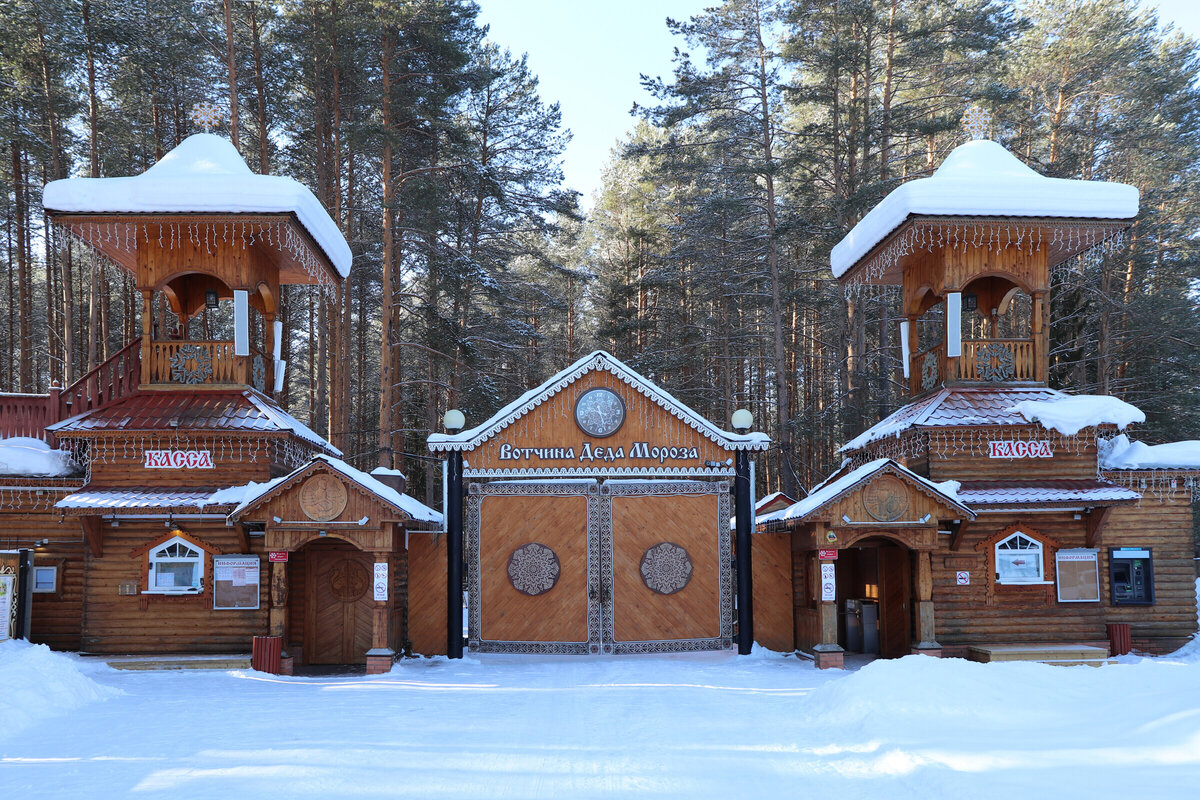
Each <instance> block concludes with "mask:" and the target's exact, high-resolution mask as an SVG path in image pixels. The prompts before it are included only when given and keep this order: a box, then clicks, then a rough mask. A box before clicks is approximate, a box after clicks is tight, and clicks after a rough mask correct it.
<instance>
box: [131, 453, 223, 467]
mask: <svg viewBox="0 0 1200 800" xmlns="http://www.w3.org/2000/svg"><path fill="white" fill-rule="evenodd" d="M145 454H146V460H145V461H144V462H143V464H142V466H143V467H145V468H146V469H212V468H213V460H212V453H211V452H209V451H208V450H147V451H146V452H145Z"/></svg>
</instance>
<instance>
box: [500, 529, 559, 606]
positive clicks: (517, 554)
mask: <svg viewBox="0 0 1200 800" xmlns="http://www.w3.org/2000/svg"><path fill="white" fill-rule="evenodd" d="M560 574H562V567H561V566H560V565H559V563H558V555H557V554H555V552H554V551H553V550H551V549H550V548H549V547H547V546H546V545H544V544H541V543H539V542H530V543H529V544H523V545H521V546H520V547H518V548H517V549H516V550H513V551H512V555H510V556H509V557H508V580H509V582H510V583H511V584H512V586H513V588H514V589H516V590H517V591H518V592H520V593H521V594H526V595H529V596H530V597H537V596H538V595H539V594H545V593H546V592H548V591H550V590H551V589H553V588H554V584H556V583H558V576H559V575H560Z"/></svg>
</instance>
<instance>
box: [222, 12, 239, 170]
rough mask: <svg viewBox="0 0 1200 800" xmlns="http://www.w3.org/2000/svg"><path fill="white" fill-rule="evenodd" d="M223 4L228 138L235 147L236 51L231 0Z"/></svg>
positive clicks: (236, 139)
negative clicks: (227, 72) (227, 84)
mask: <svg viewBox="0 0 1200 800" xmlns="http://www.w3.org/2000/svg"><path fill="white" fill-rule="evenodd" d="M224 5H225V63H226V64H227V66H228V70H229V140H230V141H231V142H233V146H234V148H235V149H238V150H240V149H241V147H240V144H239V142H238V94H237V52H236V48H235V47H234V43H233V0H224Z"/></svg>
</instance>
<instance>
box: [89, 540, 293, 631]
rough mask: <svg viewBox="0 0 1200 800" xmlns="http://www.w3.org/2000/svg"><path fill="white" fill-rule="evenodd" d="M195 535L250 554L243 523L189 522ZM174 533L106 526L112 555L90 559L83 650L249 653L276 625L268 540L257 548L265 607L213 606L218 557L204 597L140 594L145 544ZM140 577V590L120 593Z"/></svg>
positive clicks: (254, 544) (107, 551)
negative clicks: (241, 533)
mask: <svg viewBox="0 0 1200 800" xmlns="http://www.w3.org/2000/svg"><path fill="white" fill-rule="evenodd" d="M181 528H182V530H183V531H184V535H185V537H186V536H188V535H190V536H193V537H197V538H199V539H202V540H203V541H204V542H205V543H207V544H209V545H211V546H214V547H216V548H218V550H219V551H220V553H221V554H236V553H243V552H245V550H244V548H243V545H242V541H241V538H240V536H239V534H238V533H237V529H235V528H229V527H226V526H225V523H224V521H223V520H220V519H216V520H212V521H208V520H205V521H190V520H189V521H187V522H186V523H185V524H183V525H182V526H181ZM166 533H169V531H167V530H166V529H165V528H164V527H163V526H162V524H161V522H160V523H158V524H154V523H153V522H146V523H136V522H131V521H127V522H124V523H122V524H121V526H120V527H118V528H112V527H106V528H105V540H104V557H103V558H95V557H92V556H88V557H87V574H86V576H85V589H84V598H85V607H84V617H83V636H82V641H81V649H83V650H84V651H87V652H94V653H244V652H246V651H248V650H249V649H250V644H251V638H252V637H253V636H255V635H263V634H265V633H266V632H267V629H268V619H267V612H268V606H269V605H270V603H269V599H268V598H269V595H268V587H269V585H270V582H269V564H268V563H267V558H266V554H265V552H263V548H262V544H261V540H251V546H250V552H251V553H253V554H256V555H259V556H260V557H261V572H260V575H259V591H260V607H259V608H258V609H256V610H245V611H217V610H214V609H213V607H212V603H213V599H212V588H211V587H212V578H213V571H212V559H211V557H209V558H208V560H207V562H206V564H205V568H204V586H205V591H203V592H202V593H200V594H197V595H158V594H140V592H141V591H142V590H144V589H145V588H146V556H145V554H144V552H142V553H138V554H134V552H133V551H136V550H138V549H139V548H140V549H143V550H144V548H146V547H147V545H149V544H151V543H152V542H154V541H156V540H158V539H160V538H162V537H163V535H164V534H166ZM123 582H134V583H135V584H136V586H137V591H138V592H139V594H135V595H120V594H118V588H119V585H120V584H121V583H123Z"/></svg>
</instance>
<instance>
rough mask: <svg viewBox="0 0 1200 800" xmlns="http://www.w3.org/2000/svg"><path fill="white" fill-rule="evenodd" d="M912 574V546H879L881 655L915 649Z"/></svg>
mask: <svg viewBox="0 0 1200 800" xmlns="http://www.w3.org/2000/svg"><path fill="white" fill-rule="evenodd" d="M910 574H911V567H910V561H909V554H908V550H906V549H904V548H902V547H889V546H885V547H880V548H879V655H880V656H882V657H883V658H900V657H901V656H906V655H908V654H909V653H910V652H911V651H912V613H911V603H910V597H911V595H912V589H911V579H910Z"/></svg>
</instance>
